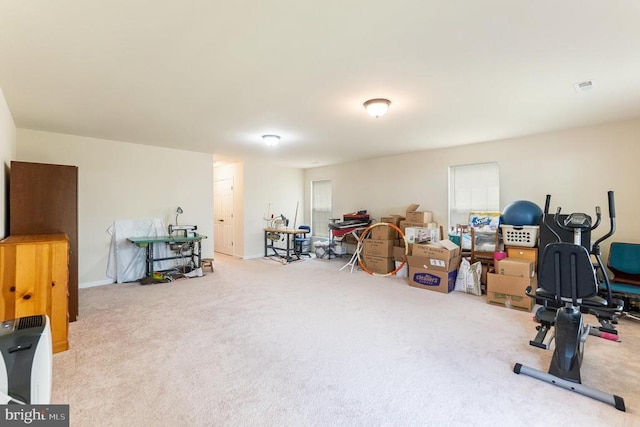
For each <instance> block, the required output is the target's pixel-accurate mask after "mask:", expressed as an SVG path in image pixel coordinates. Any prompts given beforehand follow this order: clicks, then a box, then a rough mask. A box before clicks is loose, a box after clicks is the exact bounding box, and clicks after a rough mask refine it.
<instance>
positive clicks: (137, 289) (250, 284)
mask: <svg viewBox="0 0 640 427" xmlns="http://www.w3.org/2000/svg"><path fill="white" fill-rule="evenodd" d="M346 261H347V260H344V259H343V260H339V259H338V260H331V261H328V260H322V259H310V260H304V261H301V262H295V263H291V264H289V265H280V264H278V263H276V262H273V261H271V260H267V259H255V260H237V259H233V258H231V257H223V256H217V257H216V262H215V264H216V272H215V273H208V274H207V275H206V276H205V277H202V278H196V279H185V280H180V281H177V282H174V283H171V284H158V285H149V286H141V285H139V284H136V283H129V284H120V285H115V284H114V285H108V286H101V287H96V288H90V289H82V290H81V291H80V316H79V320H78V321H77V322H74V323H72V324H71V325H70V346H71V348H70V350H68V351H66V352H63V353H58V354H56V355H54V387H53V401H54V403H67V404H69V405H70V411H71V425H72V426H111V425H113V426H183V425H184V426H187V425H188V426H462V425H467V426H468V425H479V426H481V425H486V426H489V425H491V426H495V425H509V426H513V425H518V426H538V425H539V426H543V425H544V426H550V425H551V426H554V425H557V426H560V425H587V426H622V425H625V426H629V425H640V395H639V390H640V388H639V384H640V360H639V359H640V344H639V341H638V338H639V337H640V322H639V323H635V322H633V321H631V320H621V322H620V325H619V331H620V333H621V337H622V342H621V343H615V342H612V341H607V340H603V339H599V338H596V337H590V338H589V339H588V341H587V343H586V350H585V356H586V357H585V362H584V364H583V367H582V374H583V382H584V383H585V384H587V385H589V386H591V387H595V388H599V389H601V390H603V391H606V392H611V393H615V394H618V395H621V396H622V397H624V398H625V401H626V404H627V412H626V413H623V412H620V411H617V410H616V409H615V408H613V407H612V406H609V405H606V404H604V403H600V402H598V401H595V400H592V399H590V398H587V397H584V396H580V395H577V394H574V393H571V392H568V391H566V390H563V389H560V388H558V387H554V386H552V385H549V384H546V383H543V382H540V381H537V380H535V379H532V378H529V377H525V376H523V375H516V374H514V373H513V372H512V368H513V364H514V362H520V363H523V364H525V365H528V366H531V367H536V368H539V369H543V370H546V369H547V367H548V361H549V359H550V357H551V351H544V350H540V349H536V348H534V347H531V346H529V344H528V342H529V340H530V339H532V338H533V337H534V335H535V329H534V328H535V323H534V322H532V321H531V316H532V313H524V312H519V311H515V310H510V309H506V308H501V307H494V306H490V305H488V304H486V303H485V301H484V298H483V297H476V296H472V295H467V294H461V293H452V294H448V295H446V294H440V293H437V292H431V291H426V290H422V289H416V288H412V287H409V286H408V285H407V283H406V279H400V278H395V277H393V278H382V277H374V276H369V275H367V274H366V273H363V272H362V271H354V272H353V273H350V272H349V271H348V270H343V271H338V270H339V268H340V267H341V266H342V265H343V264H344V263H345V262H346ZM587 320H589V321H590V322H593V321H595V319H594V318H592V317H591V316H589V317H588V318H587Z"/></svg>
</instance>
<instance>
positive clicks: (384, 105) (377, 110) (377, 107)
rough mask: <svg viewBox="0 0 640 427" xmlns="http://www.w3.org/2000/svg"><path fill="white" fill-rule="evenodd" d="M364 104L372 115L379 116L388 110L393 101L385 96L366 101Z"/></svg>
mask: <svg viewBox="0 0 640 427" xmlns="http://www.w3.org/2000/svg"><path fill="white" fill-rule="evenodd" d="M363 105H364V108H366V109H367V112H368V113H369V114H370V115H371V116H373V117H375V118H378V117H380V116H382V115H384V113H386V112H387V110H388V109H389V105H391V101H389V100H388V99H384V98H375V99H370V100H368V101H365V103H364V104H363Z"/></svg>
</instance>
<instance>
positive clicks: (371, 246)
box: [362, 239, 394, 258]
mask: <svg viewBox="0 0 640 427" xmlns="http://www.w3.org/2000/svg"><path fill="white" fill-rule="evenodd" d="M393 245H394V241H393V240H377V239H364V240H363V241H362V254H363V255H369V256H377V257H385V258H393Z"/></svg>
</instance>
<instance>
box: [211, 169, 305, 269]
mask: <svg viewBox="0 0 640 427" xmlns="http://www.w3.org/2000/svg"><path fill="white" fill-rule="evenodd" d="M213 175H214V180H218V179H227V178H232V179H233V197H234V201H233V206H234V213H233V214H234V218H233V224H234V230H233V240H234V248H233V255H234V256H238V257H241V258H245V259H246V258H258V257H263V256H264V231H263V229H264V227H265V226H267V221H265V218H267V217H268V216H269V215H270V214H273V215H274V216H277V215H280V214H283V215H284V216H285V217H286V218H288V219H289V220H290V224H289V227H293V226H294V220H295V225H296V226H298V225H302V224H304V223H305V216H304V191H303V181H304V171H303V170H302V169H295V168H283V167H280V166H275V165H274V164H273V163H272V162H270V161H269V160H263V161H251V162H244V163H234V164H228V165H223V166H217V167H215V168H214V173H213ZM296 207H297V217H296ZM306 218H309V217H308V216H307V217H306Z"/></svg>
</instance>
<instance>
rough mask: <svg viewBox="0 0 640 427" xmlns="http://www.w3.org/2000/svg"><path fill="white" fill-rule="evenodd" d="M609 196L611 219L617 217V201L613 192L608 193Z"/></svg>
mask: <svg viewBox="0 0 640 427" xmlns="http://www.w3.org/2000/svg"><path fill="white" fill-rule="evenodd" d="M607 196H609V218H615V217H616V201H615V197H614V196H613V191H608V192H607Z"/></svg>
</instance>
